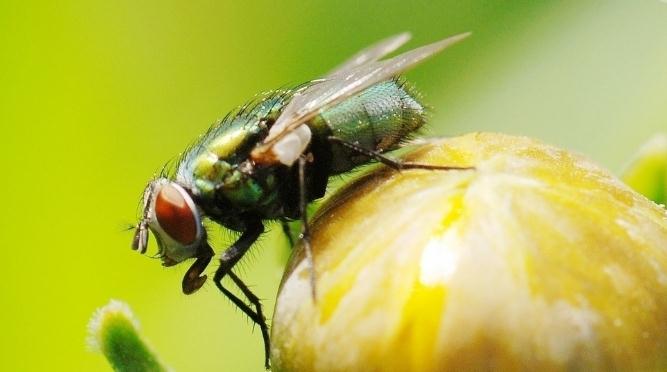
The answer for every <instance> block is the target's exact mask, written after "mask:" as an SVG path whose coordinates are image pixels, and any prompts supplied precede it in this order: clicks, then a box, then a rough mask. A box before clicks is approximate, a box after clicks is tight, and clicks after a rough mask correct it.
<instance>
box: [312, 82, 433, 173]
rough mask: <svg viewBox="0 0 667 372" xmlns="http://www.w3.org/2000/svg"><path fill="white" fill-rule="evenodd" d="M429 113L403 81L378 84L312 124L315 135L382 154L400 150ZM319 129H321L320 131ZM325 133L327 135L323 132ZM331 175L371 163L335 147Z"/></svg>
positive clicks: (319, 117) (332, 109)
mask: <svg viewBox="0 0 667 372" xmlns="http://www.w3.org/2000/svg"><path fill="white" fill-rule="evenodd" d="M425 115H426V110H425V109H424V106H423V105H422V104H421V103H420V102H419V101H417V98H416V97H415V94H414V93H413V92H411V91H410V89H409V88H407V87H406V86H405V84H404V83H403V82H401V81H400V80H396V79H394V80H389V81H385V82H382V83H379V84H376V85H374V86H372V87H370V88H368V89H366V90H364V91H363V92H361V93H360V94H358V95H356V96H354V97H351V98H349V99H347V100H345V101H343V102H341V103H339V104H338V105H336V106H334V107H332V108H330V109H327V110H325V111H323V112H322V113H320V115H319V116H318V117H316V118H315V119H314V120H313V122H312V123H311V126H312V127H315V128H314V129H315V132H316V133H317V132H320V130H317V129H322V127H326V129H327V130H326V132H329V134H328V135H332V136H335V137H338V138H340V139H342V140H344V141H346V142H352V143H356V144H357V145H359V146H361V147H363V148H365V149H369V150H375V151H380V152H385V151H390V150H393V149H395V148H397V147H398V146H399V145H400V143H401V141H402V140H404V139H406V138H407V137H409V135H410V134H411V133H412V132H414V131H416V130H417V129H419V128H420V127H421V126H422V125H423V124H424V122H425ZM317 127H319V128H317ZM322 134H324V133H322ZM331 151H332V170H331V173H332V174H337V173H342V172H346V171H348V170H350V169H352V168H354V167H355V166H357V165H360V164H364V163H366V162H368V161H369V159H368V157H366V156H364V155H360V154H358V153H356V152H354V151H352V150H350V149H348V148H346V147H344V146H341V145H338V144H332V148H331Z"/></svg>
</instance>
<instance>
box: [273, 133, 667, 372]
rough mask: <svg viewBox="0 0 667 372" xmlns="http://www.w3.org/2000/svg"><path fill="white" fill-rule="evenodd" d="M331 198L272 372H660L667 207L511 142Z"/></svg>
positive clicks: (666, 332)
mask: <svg viewBox="0 0 667 372" xmlns="http://www.w3.org/2000/svg"><path fill="white" fill-rule="evenodd" d="M405 160H407V161H412V162H420V163H428V164H439V165H451V166H474V167H476V169H475V170H467V171H429V170H404V171H401V172H397V171H394V170H391V169H388V168H386V167H379V168H378V169H377V170H376V171H374V172H371V173H370V174H368V175H366V176H364V177H361V178H360V179H358V180H357V181H355V182H354V183H352V184H351V185H349V186H348V187H346V188H344V189H343V190H340V191H339V192H337V193H336V195H334V196H333V197H332V198H330V199H329V200H328V201H327V202H326V203H325V205H324V206H323V207H322V208H321V209H320V211H319V212H318V215H317V216H316V217H315V218H314V221H313V223H312V246H313V250H314V259H315V273H316V288H317V298H316V301H315V302H313V299H312V298H311V291H310V284H309V269H308V265H307V263H306V261H305V260H304V254H303V252H302V251H297V252H296V254H295V255H294V257H293V258H292V260H291V262H290V265H289V268H288V270H287V271H286V273H285V276H284V278H283V283H282V286H281V289H280V293H279V296H278V300H277V304H276V309H275V313H274V318H273V330H272V332H273V333H272V337H273V338H272V341H273V347H272V359H273V365H274V367H275V368H276V370H284V371H380V370H382V371H420V372H421V371H443V370H452V371H454V370H456V371H458V370H464V369H465V370H489V369H492V370H612V369H615V370H636V369H642V370H647V369H648V370H658V369H662V370H664V369H666V368H667V211H666V210H665V209H664V208H662V207H660V206H658V205H656V204H655V203H653V202H651V201H649V200H648V199H646V198H645V197H643V196H641V195H639V194H637V193H636V192H634V191H632V190H631V189H630V188H629V187H628V186H626V185H625V184H623V183H622V182H621V181H619V180H618V179H617V178H615V177H614V176H612V175H611V174H610V173H609V172H607V171H606V170H604V169H601V168H600V167H599V166H597V165H595V164H594V163H592V162H591V161H589V160H587V159H586V158H584V157H582V156H579V155H575V154H572V153H570V152H568V151H565V150H561V149H559V148H556V147H552V146H548V145H545V144H543V143H540V142H538V141H535V140H531V139H528V138H523V137H512V136H506V135H499V134H486V133H482V134H470V135H466V136H463V137H459V138H454V139H446V140H435V141H431V142H428V143H425V144H422V145H420V146H419V147H418V148H417V149H416V150H415V151H413V152H411V153H410V154H408V155H407V156H406V157H405Z"/></svg>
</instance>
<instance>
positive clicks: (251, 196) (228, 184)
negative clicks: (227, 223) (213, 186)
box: [218, 168, 265, 207]
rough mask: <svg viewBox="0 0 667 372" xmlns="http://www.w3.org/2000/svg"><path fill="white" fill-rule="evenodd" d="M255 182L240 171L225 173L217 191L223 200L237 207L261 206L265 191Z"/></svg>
mask: <svg viewBox="0 0 667 372" xmlns="http://www.w3.org/2000/svg"><path fill="white" fill-rule="evenodd" d="M262 186H263V185H261V184H260V183H259V182H258V181H257V180H255V179H254V178H253V177H251V176H250V175H248V174H246V173H244V172H242V171H241V170H239V169H238V168H237V169H234V170H232V171H231V172H229V173H227V175H226V177H225V178H224V180H223V181H222V183H221V184H220V185H219V186H218V190H219V192H220V193H222V195H223V196H224V198H225V199H227V200H228V201H229V202H231V203H232V204H233V205H236V206H239V207H254V206H257V205H258V204H261V201H262V199H263V198H264V197H265V190H264V187H262Z"/></svg>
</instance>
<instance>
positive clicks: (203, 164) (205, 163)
mask: <svg viewBox="0 0 667 372" xmlns="http://www.w3.org/2000/svg"><path fill="white" fill-rule="evenodd" d="M231 171H232V166H231V165H229V163H227V162H226V161H224V160H220V158H218V156H217V155H216V154H214V153H211V152H205V153H203V154H201V155H199V156H198V157H197V159H196V160H195V166H194V172H193V175H194V184H195V186H196V188H197V191H198V195H199V196H200V197H202V198H204V199H208V198H212V197H213V196H214V195H215V191H216V188H217V187H219V185H220V184H222V183H223V182H224V180H225V179H226V178H228V176H229V174H230V172H231Z"/></svg>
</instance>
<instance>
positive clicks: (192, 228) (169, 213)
mask: <svg viewBox="0 0 667 372" xmlns="http://www.w3.org/2000/svg"><path fill="white" fill-rule="evenodd" d="M155 216H156V217H157V221H158V223H159V224H160V227H162V229H163V230H164V231H165V232H166V233H167V234H169V236H170V237H171V238H172V239H174V240H176V241H177V242H179V243H181V244H183V245H189V244H192V243H193V242H194V241H195V239H196V238H197V220H196V218H195V215H194V212H193V211H192V209H191V208H190V206H189V205H188V203H187V202H186V201H185V196H184V195H183V194H182V193H181V191H180V190H179V189H177V188H176V187H175V186H173V185H165V186H163V187H162V189H161V190H160V193H159V194H158V195H157V198H156V199H155Z"/></svg>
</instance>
